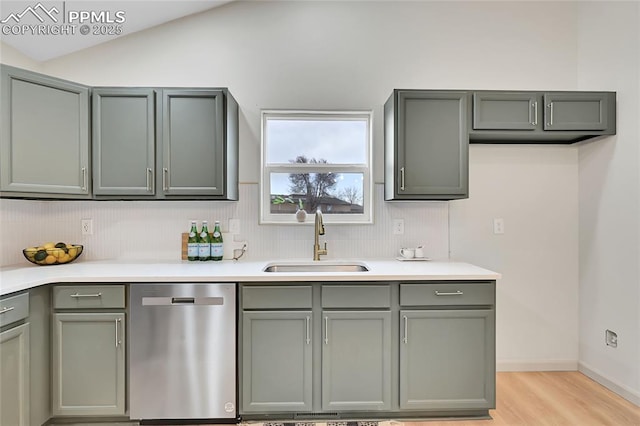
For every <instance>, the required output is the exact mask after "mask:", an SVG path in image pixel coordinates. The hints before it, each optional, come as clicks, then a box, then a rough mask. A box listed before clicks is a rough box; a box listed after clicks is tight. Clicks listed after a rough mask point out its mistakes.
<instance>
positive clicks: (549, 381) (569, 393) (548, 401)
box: [202, 371, 640, 426]
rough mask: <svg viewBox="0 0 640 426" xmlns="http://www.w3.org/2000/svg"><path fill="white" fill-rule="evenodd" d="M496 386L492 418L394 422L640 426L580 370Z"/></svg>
mask: <svg viewBox="0 0 640 426" xmlns="http://www.w3.org/2000/svg"><path fill="white" fill-rule="evenodd" d="M496 389H497V391H496V395H497V401H496V409H495V410H491V411H490V414H491V417H492V419H490V420H450V421H424V422H405V423H404V424H403V423H400V422H395V421H394V422H391V424H392V425H397V426H640V407H638V406H636V405H634V404H632V403H631V402H629V401H627V400H625V399H624V398H622V397H620V396H618V395H616V394H615V393H613V392H611V391H610V390H608V389H607V388H605V387H604V386H602V385H600V384H598V383H597V382H594V381H593V380H591V379H590V378H588V377H587V376H585V375H583V374H582V373H578V372H575V371H570V372H526V373H498V374H497V388H496ZM202 426H205V425H202ZM221 426H229V425H221Z"/></svg>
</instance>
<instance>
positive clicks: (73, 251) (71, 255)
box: [68, 247, 78, 259]
mask: <svg viewBox="0 0 640 426" xmlns="http://www.w3.org/2000/svg"><path fill="white" fill-rule="evenodd" d="M68 254H69V258H71V259H73V258H75V257H76V255H77V254H78V249H77V248H75V247H71V248H70V249H69V253H68Z"/></svg>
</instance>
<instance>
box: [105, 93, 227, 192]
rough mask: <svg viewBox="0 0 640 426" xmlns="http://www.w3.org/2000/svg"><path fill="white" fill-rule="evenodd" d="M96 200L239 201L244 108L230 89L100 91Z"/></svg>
mask: <svg viewBox="0 0 640 426" xmlns="http://www.w3.org/2000/svg"><path fill="white" fill-rule="evenodd" d="M92 130H93V150H94V151H93V162H94V168H95V170H94V193H95V196H96V198H107V199H109V198H111V199H112V198H123V199H147V198H151V199H194V198H199V199H223V200H237V199H238V105H237V103H236V101H235V100H234V99H233V96H231V94H230V93H229V92H228V90H227V89H199V88H189V89H186V88H185V89H163V88H155V89H154V88H96V89H94V91H93V129H92Z"/></svg>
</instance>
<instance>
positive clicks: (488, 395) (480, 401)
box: [400, 309, 495, 410]
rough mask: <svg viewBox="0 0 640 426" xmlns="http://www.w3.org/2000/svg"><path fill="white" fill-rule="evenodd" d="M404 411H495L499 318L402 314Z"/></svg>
mask: <svg viewBox="0 0 640 426" xmlns="http://www.w3.org/2000/svg"><path fill="white" fill-rule="evenodd" d="M400 326H401V330H400V336H401V341H400V408H401V409H403V410H411V409H427V410H434V409H436V410H448V409H489V408H494V407H495V312H494V311H493V310H490V309H483V310H442V311H400Z"/></svg>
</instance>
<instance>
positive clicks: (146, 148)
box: [91, 87, 156, 196]
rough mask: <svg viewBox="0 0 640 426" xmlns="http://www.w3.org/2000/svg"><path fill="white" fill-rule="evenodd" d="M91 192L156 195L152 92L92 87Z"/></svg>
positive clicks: (153, 99)
mask: <svg viewBox="0 0 640 426" xmlns="http://www.w3.org/2000/svg"><path fill="white" fill-rule="evenodd" d="M92 106H93V108H92V112H91V114H92V121H91V124H92V128H91V132H92V147H93V154H92V155H93V193H94V194H95V195H96V196H100V195H137V196H153V195H154V194H155V184H154V179H155V175H156V171H155V158H156V157H155V145H156V138H155V91H154V90H153V89H144V88H116V87H114V88H95V89H93V92H92Z"/></svg>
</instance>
